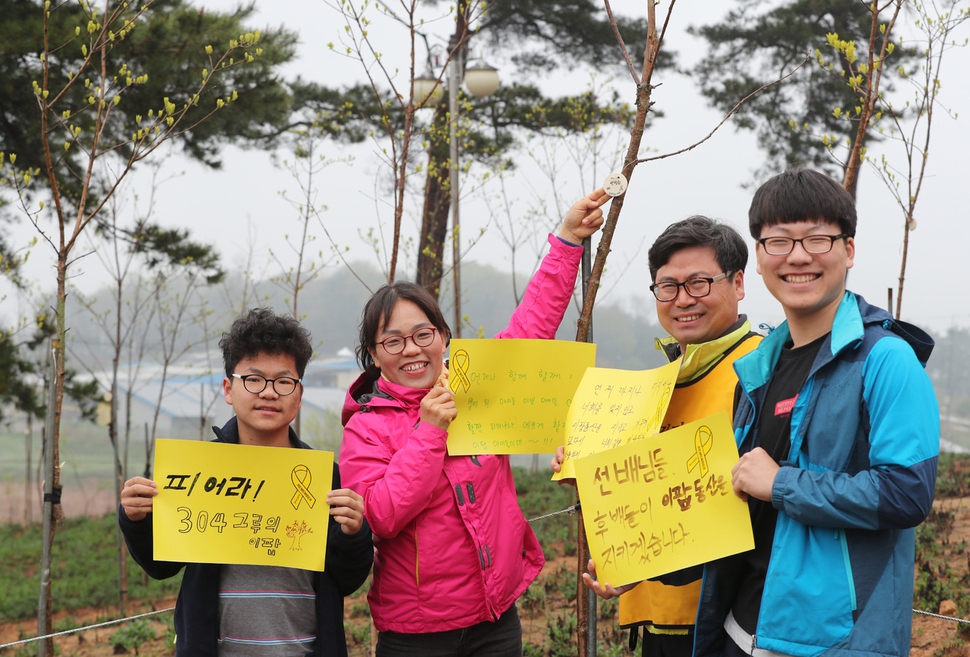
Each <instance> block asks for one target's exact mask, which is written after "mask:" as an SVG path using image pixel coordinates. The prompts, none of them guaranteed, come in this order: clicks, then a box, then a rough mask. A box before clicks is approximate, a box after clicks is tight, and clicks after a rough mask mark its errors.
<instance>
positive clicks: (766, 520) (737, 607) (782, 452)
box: [732, 335, 828, 635]
mask: <svg viewBox="0 0 970 657" xmlns="http://www.w3.org/2000/svg"><path fill="white" fill-rule="evenodd" d="M826 337H828V336H827V335H823V336H822V337H821V338H819V339H818V340H815V341H814V342H811V343H809V344H807V345H804V346H802V347H798V348H797V349H796V348H793V347H790V346H786V347H785V349H783V350H782V352H781V357H780V358H779V359H778V364H777V365H776V366H775V371H774V372H773V373H772V375H771V380H770V381H769V382H768V391H767V393H766V396H765V401H764V405H763V406H762V407H761V408H760V409H759V411H758V418H757V428H756V431H757V442H756V443H755V445H757V446H760V447H761V448H762V449H764V450H765V451H766V452H768V454H769V455H770V456H771V458H773V459H774V460H775V462H776V463H781V462H782V461H786V460H787V459H788V453H789V451H791V413H792V409H793V408H794V407H795V401H796V400H797V399H798V392H799V390H801V389H802V386H803V385H805V381H806V379H808V374H809V372H810V371H811V369H812V363H814V362H815V356H816V355H818V350H819V347H821V346H822V343H823V342H824V341H825V338H826ZM748 509H749V511H750V512H751V527H752V530H753V531H754V550H750V551H748V552H745V553H744V554H743V555H741V556H742V563H741V567H742V574H741V582H740V585H739V587H738V594H737V597H736V598H735V599H734V605H733V607H732V611H733V612H734V619H735V620H736V621H737V622H738V625H740V626H741V628H742V629H744V631H745V632H747V633H748V634H752V635H753V634H755V630H756V629H757V627H758V613H759V612H760V610H761V594H762V592H763V590H764V585H765V575H766V574H767V572H768V559H769V558H770V557H771V544H772V540H773V538H774V534H775V520H777V518H778V511H777V509H775V507H773V506H772V505H771V502H764V501H762V500H757V499H755V498H753V497H752V498H750V499H749V500H748Z"/></svg>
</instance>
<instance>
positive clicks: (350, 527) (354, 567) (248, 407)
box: [118, 308, 374, 657]
mask: <svg viewBox="0 0 970 657" xmlns="http://www.w3.org/2000/svg"><path fill="white" fill-rule="evenodd" d="M219 346H220V347H221V348H222V355H223V361H224V363H225V367H226V378H225V379H224V380H223V385H222V387H223V393H224V395H225V399H226V403H227V404H231V405H232V408H233V411H234V413H235V416H234V417H233V418H232V419H231V420H229V422H227V423H226V424H225V426H223V427H222V428H221V429H219V428H216V427H213V431H214V432H215V434H216V442H224V443H231V444H241V445H260V446H264V447H290V448H297V449H310V447H309V446H308V445H307V444H306V443H304V442H302V441H301V440H300V439H299V438H298V437H297V435H296V432H294V431H293V429H292V428H291V427H290V423H291V422H292V421H293V419H294V418H295V417H296V413H297V411H298V410H299V408H300V404H301V401H302V398H303V384H302V382H301V379H302V378H303V374H304V372H305V371H306V366H307V362H309V360H310V356H312V355H313V347H312V346H311V344H310V336H309V334H308V333H307V331H306V329H304V328H303V327H301V326H300V323H299V322H298V321H297V320H295V319H293V318H292V317H287V316H285V315H276V313H274V312H273V311H272V310H270V309H268V308H257V309H253V310H250V311H249V313H248V314H246V315H244V316H242V317H239V318H238V319H236V321H235V322H233V324H232V327H231V329H230V331H229V332H228V333H224V334H223V336H222V340H221V341H220V342H219ZM157 494H158V488H157V486H156V484H155V482H153V481H151V480H150V479H146V478H145V477H134V478H132V479H129V480H128V481H126V482H125V486H124V489H123V490H122V491H121V508H120V509H119V511H118V522H119V524H120V526H121V531H122V533H123V534H124V537H125V541H126V542H127V544H128V549H129V551H130V552H131V556H132V557H133V558H134V559H135V561H136V562H137V563H138V565H140V566H141V567H142V568H143V569H144V570H145V572H146V573H148V575H149V576H150V577H154V578H155V579H166V578H169V577H173V576H175V575H177V574H178V573H179V572H180V571H181V570H182V569H183V568H184V569H185V574H184V575H183V576H182V585H181V587H180V588H179V597H178V601H177V602H176V603H175V632H176V644H175V654H176V655H178V657H186V656H188V655H192V656H193V657H194V656H198V655H211V656H212V657H216V655H218V656H220V657H226V656H233V655H240V656H242V655H274V656H276V657H285V656H291V655H292V656H294V657H296V656H297V655H299V656H300V657H303V656H307V655H313V656H314V657H347V643H346V640H345V637H344V627H343V616H344V614H343V610H344V596H347V595H350V594H351V593H353V592H354V591H356V590H357V589H358V588H359V587H360V586H361V584H363V583H364V580H365V579H366V578H367V574H368V572H370V567H371V564H372V562H373V558H374V548H373V543H372V539H371V531H370V527H369V526H368V525H367V521H366V520H365V519H364V516H363V511H364V504H363V499H362V498H361V496H360V495H358V494H357V493H355V492H354V491H352V490H350V489H348V488H341V487H340V474H339V471H338V469H337V465H336V464H334V469H333V490H331V491H330V493H329V494H328V495H327V504H329V505H330V527H329V529H328V533H327V554H326V567H325V571H324V572H311V571H308V570H302V569H299V568H283V567H277V566H250V565H236V564H204V563H202V564H200V563H189V564H185V563H176V562H169V561H156V560H155V559H154V556H153V543H152V517H151V512H152V501H153V499H154V497H155V496H156V495H157Z"/></svg>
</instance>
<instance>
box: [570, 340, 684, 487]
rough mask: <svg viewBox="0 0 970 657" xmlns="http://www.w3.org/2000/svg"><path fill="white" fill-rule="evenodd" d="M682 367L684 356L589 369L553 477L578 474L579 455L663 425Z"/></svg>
mask: <svg viewBox="0 0 970 657" xmlns="http://www.w3.org/2000/svg"><path fill="white" fill-rule="evenodd" d="M679 371H680V360H679V359H678V360H675V361H674V362H672V363H667V364H666V365H663V366H661V367H657V368H654V369H652V370H613V369H607V368H604V367H591V368H590V369H588V370H586V374H585V375H584V376H583V380H582V381H581V382H580V384H579V388H578V389H577V390H576V394H575V395H574V396H573V404H572V405H571V406H570V407H569V413H568V414H567V415H566V440H565V441H564V443H560V444H565V446H566V449H565V460H564V461H563V463H562V469H561V470H560V471H559V472H557V473H556V474H554V475H553V477H552V478H553V480H559V479H571V478H573V477H575V476H576V475H575V472H574V470H573V463H574V462H575V460H576V459H578V458H582V457H583V456H589V455H590V454H595V453H596V452H601V451H603V450H607V449H612V448H614V447H618V446H620V445H625V444H627V443H630V442H638V441H641V440H644V439H646V438H648V437H649V436H652V435H654V434H655V433H657V432H658V431H660V426H661V424H662V423H663V419H664V415H666V414H667V406H669V405H670V397H671V395H672V394H673V391H674V386H675V385H676V384H677V374H678V372H679Z"/></svg>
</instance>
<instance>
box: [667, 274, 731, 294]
mask: <svg viewBox="0 0 970 657" xmlns="http://www.w3.org/2000/svg"><path fill="white" fill-rule="evenodd" d="M733 273H734V272H732V271H726V272H724V273H723V274H718V275H717V276H713V277H708V276H694V277H693V278H688V279H687V280H686V281H682V282H680V283H674V282H673V281H664V282H663V283H654V284H653V285H651V286H650V291H651V292H653V296H655V297H657V301H673V300H674V299H676V298H677V292H678V289H679V288H684V291H686V292H687V294H688V295H690V296H692V297H694V298H695V299H700V298H701V297H706V296H707V295H708V294H710V293H711V285H713V284H714V283H716V282H717V281H719V280H721V279H722V278H727V277H728V276H730V275H731V274H733Z"/></svg>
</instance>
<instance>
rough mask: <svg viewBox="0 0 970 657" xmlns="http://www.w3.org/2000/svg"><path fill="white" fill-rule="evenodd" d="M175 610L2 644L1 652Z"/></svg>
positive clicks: (152, 612) (172, 608)
mask: <svg viewBox="0 0 970 657" xmlns="http://www.w3.org/2000/svg"><path fill="white" fill-rule="evenodd" d="M174 610H175V607H169V608H168V609H159V610H157V611H146V612H145V613H144V614H136V615H135V616H128V617H127V618H116V619H115V620H109V621H104V622H103V623H95V624H94V625H86V626H84V627H76V628H74V629H73V630H63V631H61V632H54V633H53V634H45V635H43V636H35V637H31V638H29V639H21V640H20V641H14V642H13V643H2V644H0V650H3V649H4V648H13V647H14V646H22V645H24V644H27V643H33V642H34V641H43V640H46V639H53V638H54V637H58V636H65V635H68V634H77V633H78V632H87V631H88V630H96V629H98V628H99V627H107V626H109V625H118V624H119V623H127V622H128V621H133V620H138V619H139V618H145V617H147V616H154V615H156V614H164V613H167V612H170V611H174Z"/></svg>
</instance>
